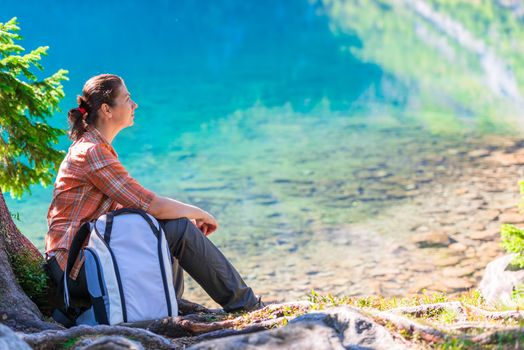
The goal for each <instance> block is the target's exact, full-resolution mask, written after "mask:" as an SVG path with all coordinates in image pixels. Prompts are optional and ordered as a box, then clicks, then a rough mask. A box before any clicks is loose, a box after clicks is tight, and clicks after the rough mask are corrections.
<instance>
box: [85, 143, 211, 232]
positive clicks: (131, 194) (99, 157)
mask: <svg viewBox="0 0 524 350" xmlns="http://www.w3.org/2000/svg"><path fill="white" fill-rule="evenodd" d="M86 159H87V165H86V179H87V181H89V182H91V183H92V184H93V185H94V186H95V187H96V188H98V189H99V190H100V191H101V192H102V193H104V194H105V195H107V196H108V197H109V198H111V199H113V200H114V201H115V202H117V203H119V204H120V205H121V206H123V207H129V208H139V209H142V210H145V211H147V212H148V213H150V214H151V215H153V216H155V217H156V218H158V219H178V218H183V217H186V218H189V219H195V223H196V225H197V227H198V228H199V229H201V230H202V232H204V234H207V235H208V234H210V233H212V232H213V231H215V230H216V229H217V228H218V223H217V222H216V220H215V218H214V217H213V216H212V215H211V214H209V213H208V212H206V211H204V210H202V209H200V208H198V207H195V206H193V205H189V204H185V203H182V202H179V201H177V200H174V199H171V198H168V197H161V196H157V195H156V194H155V193H154V192H152V191H149V190H147V189H145V188H144V187H142V185H140V184H139V183H138V182H137V181H136V180H135V179H133V178H132V177H131V176H130V175H129V173H128V172H127V170H126V169H125V168H124V166H123V165H122V164H121V163H120V162H119V161H118V159H117V158H116V157H115V156H114V155H113V154H112V153H111V152H110V151H109V150H108V149H106V148H105V147H103V146H102V145H100V144H97V145H95V146H94V147H92V148H91V149H89V150H88V152H87V154H86Z"/></svg>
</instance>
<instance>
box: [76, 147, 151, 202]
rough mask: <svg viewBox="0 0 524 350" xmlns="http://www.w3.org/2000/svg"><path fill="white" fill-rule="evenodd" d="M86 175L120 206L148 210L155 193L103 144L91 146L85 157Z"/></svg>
mask: <svg viewBox="0 0 524 350" xmlns="http://www.w3.org/2000/svg"><path fill="white" fill-rule="evenodd" d="M86 161H87V162H86V163H87V168H86V177H87V180H88V181H89V182H91V183H92V184H93V185H94V186H95V187H96V188H98V189H99V190H100V191H101V192H102V193H104V194H105V195H106V196H108V197H109V198H111V199H112V200H114V201H116V202H117V203H119V204H120V205H121V206H122V207H126V208H137V209H142V210H144V211H148V209H149V207H150V205H151V202H152V201H153V199H154V198H155V193H154V192H152V191H149V190H147V189H145V188H144V187H143V186H142V185H140V184H139V183H138V182H137V181H136V180H135V179H133V178H132V177H131V176H130V175H129V173H128V172H127V170H126V169H125V168H124V166H123V165H122V163H120V161H119V160H118V158H117V157H116V156H115V155H114V154H113V153H111V151H110V150H109V149H107V148H106V147H104V145H100V144H98V145H95V146H94V147H92V148H91V149H90V150H89V151H88V153H87V157H86Z"/></svg>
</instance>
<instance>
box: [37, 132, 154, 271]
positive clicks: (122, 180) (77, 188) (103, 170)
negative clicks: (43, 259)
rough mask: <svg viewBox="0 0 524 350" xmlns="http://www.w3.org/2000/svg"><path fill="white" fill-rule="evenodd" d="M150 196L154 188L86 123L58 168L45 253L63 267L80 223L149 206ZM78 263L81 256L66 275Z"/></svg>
mask: <svg viewBox="0 0 524 350" xmlns="http://www.w3.org/2000/svg"><path fill="white" fill-rule="evenodd" d="M154 198H155V194H154V193H153V192H151V191H149V190H146V189H145V188H143V187H142V186H141V185H140V184H139V183H138V182H137V181H136V180H135V179H133V178H132V177H131V176H130V175H129V174H128V172H127V171H126V169H125V168H124V167H123V166H122V164H121V163H120V161H119V160H118V155H117V153H116V152H115V150H114V149H113V147H112V146H111V145H110V144H109V143H108V142H107V141H106V140H105V139H104V137H103V136H102V135H101V134H100V132H99V131H98V130H97V129H96V128H94V127H89V128H88V130H87V131H86V132H85V133H84V134H83V135H82V136H81V137H80V138H79V139H78V140H76V141H75V142H74V143H73V144H72V145H71V147H69V151H68V152H67V155H66V157H65V159H64V160H63V161H62V164H61V165H60V169H59V170H58V175H57V177H56V181H55V186H54V191H53V199H52V201H51V205H50V206H49V211H48V213H47V223H48V227H49V230H48V232H47V236H46V240H45V252H46V254H47V257H48V258H49V257H50V256H51V255H55V256H56V259H57V262H58V264H59V265H60V267H61V268H62V270H65V267H66V264H67V258H68V253H69V247H70V246H71V243H72V241H73V237H74V235H75V234H76V232H77V231H78V229H79V228H80V226H81V225H82V224H83V223H84V222H86V221H90V220H94V219H96V218H98V217H99V216H100V215H102V214H105V213H107V212H108V211H111V210H116V209H119V208H122V207H126V208H139V209H143V210H145V211H147V210H148V208H149V206H150V204H151V202H152V201H153V199H154ZM82 264H83V259H82V260H79V259H77V261H76V262H75V265H74V267H73V269H72V271H71V274H70V277H71V278H72V279H76V278H77V276H78V273H79V271H80V268H81V267H82Z"/></svg>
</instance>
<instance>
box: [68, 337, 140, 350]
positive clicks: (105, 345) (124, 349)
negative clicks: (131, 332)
mask: <svg viewBox="0 0 524 350" xmlns="http://www.w3.org/2000/svg"><path fill="white" fill-rule="evenodd" d="M73 350H144V347H143V346H142V345H141V344H140V343H137V342H134V341H132V340H129V339H127V338H126V337H122V336H117V335H110V336H103V337H100V338H97V339H95V340H94V341H93V340H92V339H86V340H82V341H81V342H79V343H78V344H77V345H76V346H75V347H74V348H73Z"/></svg>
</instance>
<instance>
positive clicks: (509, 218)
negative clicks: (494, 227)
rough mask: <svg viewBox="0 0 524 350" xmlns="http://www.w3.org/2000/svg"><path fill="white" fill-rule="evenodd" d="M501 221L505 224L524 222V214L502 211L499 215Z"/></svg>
mask: <svg viewBox="0 0 524 350" xmlns="http://www.w3.org/2000/svg"><path fill="white" fill-rule="evenodd" d="M499 221H500V222H502V223H503V224H520V223H524V215H522V214H519V213H511V212H510V213H502V214H500V216H499Z"/></svg>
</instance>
